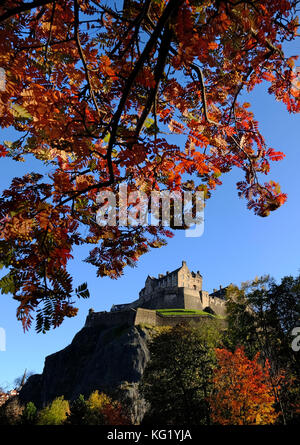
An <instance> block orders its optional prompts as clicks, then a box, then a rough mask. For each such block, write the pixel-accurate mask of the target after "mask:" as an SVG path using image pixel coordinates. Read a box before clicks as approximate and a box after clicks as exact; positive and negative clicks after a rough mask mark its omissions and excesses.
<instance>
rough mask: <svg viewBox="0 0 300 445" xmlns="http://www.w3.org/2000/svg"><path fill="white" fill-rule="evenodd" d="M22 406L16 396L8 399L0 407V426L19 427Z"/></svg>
mask: <svg viewBox="0 0 300 445" xmlns="http://www.w3.org/2000/svg"><path fill="white" fill-rule="evenodd" d="M23 410H24V406H23V405H22V404H21V403H20V400H19V398H18V397H17V396H14V397H10V398H9V399H8V400H7V401H6V402H5V403H4V404H3V405H1V406H0V425H20V423H21V421H22V413H23Z"/></svg>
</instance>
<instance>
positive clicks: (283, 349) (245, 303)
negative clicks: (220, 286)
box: [224, 276, 300, 423]
mask: <svg viewBox="0 0 300 445" xmlns="http://www.w3.org/2000/svg"><path fill="white" fill-rule="evenodd" d="M226 307H227V322H228V329H227V332H226V336H225V340H224V341H225V345H226V346H227V347H228V348H230V349H231V350H232V351H233V350H234V349H235V348H236V347H239V346H243V347H244V350H245V352H246V354H247V356H249V358H253V357H254V355H255V354H256V353H257V352H260V354H261V357H262V359H263V360H268V361H269V364H270V370H269V377H270V381H271V383H272V384H273V387H274V394H275V398H276V401H277V403H278V405H279V406H280V409H281V415H282V417H283V421H284V423H297V421H299V407H300V362H299V360H300V357H299V354H298V353H297V352H296V351H294V350H293V348H292V347H291V346H292V340H293V335H292V332H293V329H294V328H295V327H296V326H299V325H300V276H297V277H295V278H294V277H292V276H286V277H283V278H282V279H281V282H280V283H279V284H277V283H276V282H275V280H274V279H271V278H270V277H261V278H257V279H255V280H253V281H250V282H248V283H244V284H243V285H242V286H241V287H240V288H238V287H236V286H231V287H230V288H228V291H227V303H226ZM283 371H284V375H285V379H284V382H282V385H281V388H280V391H277V390H276V382H277V381H278V378H279V376H280V375H281V374H282V372H283Z"/></svg>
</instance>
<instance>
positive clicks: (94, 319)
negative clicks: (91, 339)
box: [84, 309, 136, 328]
mask: <svg viewBox="0 0 300 445" xmlns="http://www.w3.org/2000/svg"><path fill="white" fill-rule="evenodd" d="M135 316H136V311H135V310H134V309H130V310H127V311H117V312H93V311H91V310H90V312H89V314H88V316H87V317H86V322H85V325H84V327H85V328H89V327H92V326H103V327H106V328H108V327H112V326H119V325H128V326H133V325H134V321H135Z"/></svg>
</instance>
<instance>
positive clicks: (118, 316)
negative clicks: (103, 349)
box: [85, 261, 226, 327]
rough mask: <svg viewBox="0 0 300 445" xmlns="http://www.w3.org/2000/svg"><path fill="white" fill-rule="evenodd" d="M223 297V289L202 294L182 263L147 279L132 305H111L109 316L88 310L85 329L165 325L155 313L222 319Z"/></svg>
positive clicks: (198, 276)
mask: <svg viewBox="0 0 300 445" xmlns="http://www.w3.org/2000/svg"><path fill="white" fill-rule="evenodd" d="M225 295H226V288H222V287H220V289H219V290H216V289H214V292H213V293H211V294H209V293H208V292H207V291H204V290H202V275H201V274H200V272H199V271H197V272H196V273H195V272H191V271H190V270H189V269H188V267H187V264H186V262H185V261H182V265H181V267H179V268H178V269H176V270H173V271H172V272H166V274H165V275H163V274H159V275H158V278H154V277H151V276H149V275H148V277H147V279H146V282H145V287H144V288H143V289H142V290H141V291H140V293H139V298H138V299H137V300H135V301H133V302H132V303H127V304H117V305H115V304H113V306H112V308H111V310H110V312H94V311H93V310H92V309H91V310H90V312H89V315H88V317H87V320H86V324H85V326H86V327H88V326H93V325H95V324H104V325H115V324H118V323H122V322H123V323H124V322H126V323H128V324H138V323H142V322H144V323H149V324H154V325H162V324H166V322H167V320H166V318H165V317H163V318H164V320H162V317H161V315H160V314H159V313H157V312H156V309H189V310H200V311H204V312H207V313H209V314H213V315H218V316H221V317H225V315H226V307H225ZM187 316H188V315H187ZM172 324H173V323H172Z"/></svg>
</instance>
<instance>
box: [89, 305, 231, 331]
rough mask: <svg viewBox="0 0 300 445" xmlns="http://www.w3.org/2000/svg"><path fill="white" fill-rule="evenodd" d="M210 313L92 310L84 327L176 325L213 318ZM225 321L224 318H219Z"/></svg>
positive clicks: (138, 309) (141, 309) (142, 309)
mask: <svg viewBox="0 0 300 445" xmlns="http://www.w3.org/2000/svg"><path fill="white" fill-rule="evenodd" d="M211 319H212V317H211V316H210V315H200V316H199V315H193V314H191V315H188V314H186V315H180V316H176V315H169V316H166V315H161V314H159V313H158V312H156V310H153V309H145V308H137V309H136V310H134V309H131V310H125V311H119V312H90V313H89V314H88V316H87V318H86V322H85V325H84V327H85V328H89V327H95V326H99V327H100V326H101V327H102V326H103V327H106V328H107V327H114V326H120V325H123V326H124V325H125V326H128V327H129V326H137V325H143V324H144V325H151V326H176V325H177V324H179V323H201V322H203V321H204V320H206V321H207V320H211ZM219 321H220V323H221V324H222V323H225V322H224V320H219Z"/></svg>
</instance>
